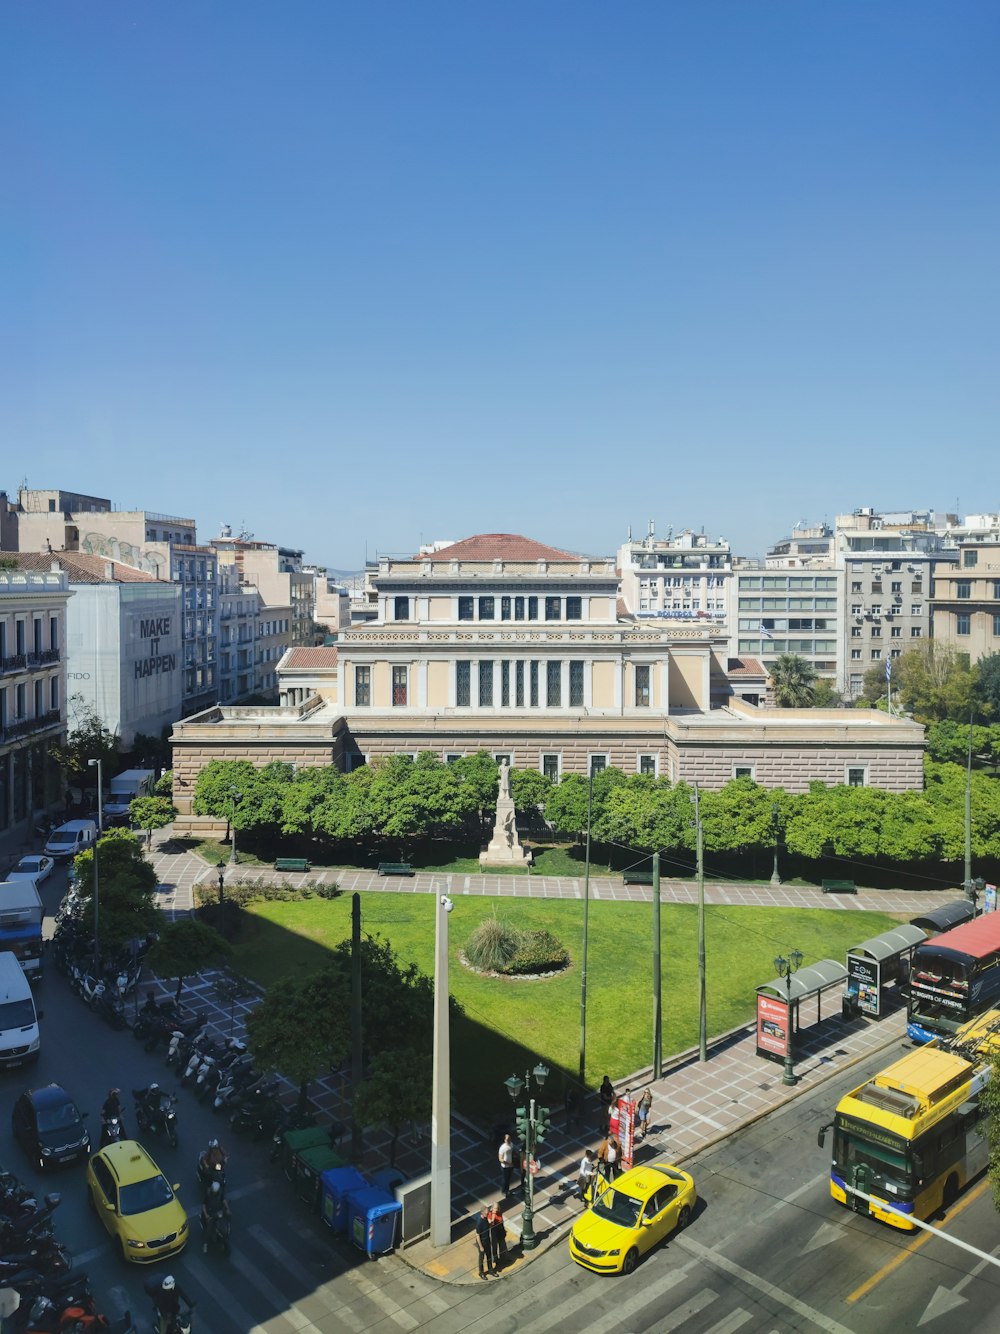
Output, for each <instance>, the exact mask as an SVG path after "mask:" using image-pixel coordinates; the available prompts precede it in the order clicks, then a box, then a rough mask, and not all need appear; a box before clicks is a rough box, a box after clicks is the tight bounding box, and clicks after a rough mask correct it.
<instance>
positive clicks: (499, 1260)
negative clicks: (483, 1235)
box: [487, 1204, 507, 1274]
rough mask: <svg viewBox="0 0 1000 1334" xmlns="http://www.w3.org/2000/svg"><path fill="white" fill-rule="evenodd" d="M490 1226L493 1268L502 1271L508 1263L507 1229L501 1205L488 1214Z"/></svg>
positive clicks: (492, 1207)
mask: <svg viewBox="0 0 1000 1334" xmlns="http://www.w3.org/2000/svg"><path fill="white" fill-rule="evenodd" d="M487 1218H488V1219H489V1224H490V1250H491V1251H492V1254H493V1267H494V1269H495V1270H496V1271H497V1273H498V1274H499V1273H500V1270H501V1269H502V1268H503V1266H504V1265H505V1264H506V1263H507V1227H506V1224H505V1223H504V1221H503V1213H502V1211H501V1208H500V1205H499V1204H494V1205H492V1206H491V1207H490V1211H489V1213H488V1214H487Z"/></svg>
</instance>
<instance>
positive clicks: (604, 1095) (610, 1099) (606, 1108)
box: [597, 1075, 615, 1135]
mask: <svg viewBox="0 0 1000 1334" xmlns="http://www.w3.org/2000/svg"><path fill="white" fill-rule="evenodd" d="M597 1096H598V1097H599V1098H600V1100H601V1134H602V1135H606V1134H607V1133H608V1127H609V1126H610V1124H611V1108H612V1107H613V1106H614V1105H615V1086H614V1084H612V1082H611V1080H610V1078H609V1077H608V1076H607V1075H605V1076H604V1081H603V1083H602V1084H601V1087H600V1088H599V1089H598V1090H597Z"/></svg>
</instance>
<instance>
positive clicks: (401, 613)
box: [392, 598, 410, 621]
mask: <svg viewBox="0 0 1000 1334" xmlns="http://www.w3.org/2000/svg"><path fill="white" fill-rule="evenodd" d="M392 615H393V619H394V620H397V621H408V620H409V619H410V599H409V598H393V610H392Z"/></svg>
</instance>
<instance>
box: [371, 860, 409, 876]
mask: <svg viewBox="0 0 1000 1334" xmlns="http://www.w3.org/2000/svg"><path fill="white" fill-rule="evenodd" d="M378 873H379V875H412V874H413V867H412V866H411V865H410V863H409V862H379V864H378Z"/></svg>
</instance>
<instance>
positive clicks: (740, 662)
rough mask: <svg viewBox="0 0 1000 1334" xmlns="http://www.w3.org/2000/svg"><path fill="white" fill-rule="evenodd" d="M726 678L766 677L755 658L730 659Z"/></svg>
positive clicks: (761, 666)
mask: <svg viewBox="0 0 1000 1334" xmlns="http://www.w3.org/2000/svg"><path fill="white" fill-rule="evenodd" d="M726 675H727V676H766V675H767V672H766V671H765V670H764V667H763V665H762V664H761V663H760V662H759V661H758V659H757V658H730V659H729V665H728V666H727V668H726Z"/></svg>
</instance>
